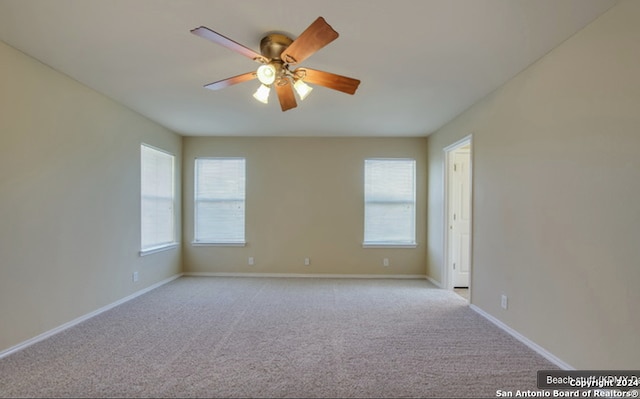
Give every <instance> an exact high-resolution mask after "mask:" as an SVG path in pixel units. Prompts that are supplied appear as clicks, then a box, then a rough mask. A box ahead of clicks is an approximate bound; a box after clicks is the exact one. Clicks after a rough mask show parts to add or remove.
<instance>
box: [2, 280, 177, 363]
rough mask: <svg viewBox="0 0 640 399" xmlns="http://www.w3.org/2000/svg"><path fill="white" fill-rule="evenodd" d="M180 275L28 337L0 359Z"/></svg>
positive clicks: (3, 353) (5, 351)
mask: <svg viewBox="0 0 640 399" xmlns="http://www.w3.org/2000/svg"><path fill="white" fill-rule="evenodd" d="M180 276H182V274H176V275H175V276H171V277H169V278H168V279H165V280H162V281H160V282H159V283H156V284H154V285H151V286H149V287H147V288H144V289H141V290H140V291H136V292H134V293H133V294H131V295H129V296H127V297H124V298H122V299H120V300H118V301H116V302H113V303H111V304H109V305H107V306H104V307H101V308H100V309H97V310H94V311H93V312H91V313H87V314H85V315H84V316H80V317H78V318H77V319H74V320H71V321H70V322H68V323H64V324H62V325H60V326H58V327H56V328H54V329H51V330H49V331H46V332H44V333H42V334H40V335H38V336H36V337H33V338H31V339H28V340H26V341H23V342H21V343H19V344H18V345H15V346H12V347H10V348H9V349H5V350H3V351H0V359H2V358H3V357H6V356H9V355H10V354H12V353H15V352H18V351H20V350H22V349H25V348H26V347H28V346H31V345H33V344H35V343H37V342H40V341H43V340H45V339H47V338H49V337H51V336H53V335H55V334H57V333H59V332H61V331H64V330H66V329H68V328H71V327H73V326H75V325H77V324H80V323H82V322H83V321H85V320H89V319H90V318H92V317H94V316H97V315H99V314H100V313H103V312H106V311H107V310H109V309H113V308H115V307H116V306H118V305H122V304H123V303H125V302H127V301H130V300H132V299H134V298H136V297H139V296H140V295H142V294H146V293H147V292H149V291H151V290H153V289H156V288H158V287H160V286H162V285H165V284H167V283H168V282H170V281H173V280H175V279H177V278H178V277H180Z"/></svg>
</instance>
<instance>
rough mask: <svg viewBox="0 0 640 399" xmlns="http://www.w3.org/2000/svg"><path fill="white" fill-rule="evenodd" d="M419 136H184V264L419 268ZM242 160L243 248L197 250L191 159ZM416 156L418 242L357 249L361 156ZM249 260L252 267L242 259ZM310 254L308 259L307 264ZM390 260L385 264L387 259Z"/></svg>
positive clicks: (400, 271) (384, 270)
mask: <svg viewBox="0 0 640 399" xmlns="http://www.w3.org/2000/svg"><path fill="white" fill-rule="evenodd" d="M426 142H427V140H426V139H425V138H406V139H405V138H397V139H384V138H357V139H355V138H354V139H352V138H258V137H246V138H214V137H188V138H185V140H184V153H183V154H184V166H183V181H184V194H183V195H184V197H183V203H184V232H183V237H184V243H183V244H184V268H185V271H186V272H200V273H296V274H297V273H307V274H319V273H322V274H387V275H421V276H424V274H425V253H426V231H425V230H426V222H425V217H426V153H427V147H426ZM214 156H221V157H246V162H247V163H246V168H247V172H246V173H247V187H246V196H247V199H246V240H247V245H246V246H245V247H240V248H238V247H193V246H191V241H193V169H194V166H193V163H194V159H195V158H196V157H214ZM368 157H407V158H415V159H416V161H417V164H416V168H417V204H418V206H417V219H418V223H417V242H418V247H417V248H415V249H379V248H362V240H363V223H364V222H363V220H364V205H363V200H364V187H363V182H364V160H365V158H368ZM250 256H252V257H254V258H255V265H253V266H248V264H247V263H248V262H247V260H248V258H249V257H250ZM305 257H309V258H310V259H311V264H310V265H309V266H305V265H304V258H305ZM385 257H386V258H389V259H390V267H383V266H382V259H383V258H385Z"/></svg>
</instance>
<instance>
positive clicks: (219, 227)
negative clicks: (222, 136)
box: [194, 158, 245, 245]
mask: <svg viewBox="0 0 640 399" xmlns="http://www.w3.org/2000/svg"><path fill="white" fill-rule="evenodd" d="M194 209H195V239H194V244H214V245H215V244H220V245H244V243H245V237H244V214H245V212H244V210H245V159H244V158H198V159H196V165H195V208H194Z"/></svg>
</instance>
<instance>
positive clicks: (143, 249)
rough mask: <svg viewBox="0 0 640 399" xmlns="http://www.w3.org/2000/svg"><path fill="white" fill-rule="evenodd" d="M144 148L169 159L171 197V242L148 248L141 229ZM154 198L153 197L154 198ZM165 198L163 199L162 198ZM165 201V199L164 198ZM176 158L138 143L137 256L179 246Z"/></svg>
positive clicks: (171, 154) (152, 245)
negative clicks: (138, 232) (138, 210)
mask: <svg viewBox="0 0 640 399" xmlns="http://www.w3.org/2000/svg"><path fill="white" fill-rule="evenodd" d="M145 148H146V149H147V150H151V151H155V152H158V153H160V154H164V155H168V156H169V157H170V158H171V197H170V198H168V199H169V200H170V202H171V219H170V220H171V240H170V241H164V242H158V243H153V244H151V245H149V246H146V247H144V246H143V245H144V242H145V239H144V230H145V229H144V227H143V224H144V222H143V219H144V217H145V211H144V199H145V193H144V192H143V189H144V181H143V180H144V169H145V167H144V156H143V151H144V150H145ZM154 198H155V197H154ZM162 198H165V197H162ZM165 199H167V198H165ZM176 205H177V202H176V156H175V154H173V153H171V152H170V151H167V150H164V149H162V148H158V147H155V146H152V145H149V144H146V143H140V251H139V253H138V254H139V255H140V256H146V255H151V254H154V253H157V252H162V251H166V250H169V249H172V248H176V247H177V246H178V245H179V244H178V241H177V230H176V226H177V223H176Z"/></svg>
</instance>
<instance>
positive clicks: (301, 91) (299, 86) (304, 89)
mask: <svg viewBox="0 0 640 399" xmlns="http://www.w3.org/2000/svg"><path fill="white" fill-rule="evenodd" d="M293 88H294V89H296V93H298V95H299V96H300V100H304V99H305V98H307V96H308V95H309V93H311V90H313V88H312V87H311V86H309V85H308V84H306V83H304V82H303V81H302V79H298V80H296V83H294V84H293Z"/></svg>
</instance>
